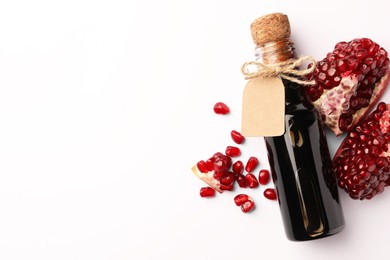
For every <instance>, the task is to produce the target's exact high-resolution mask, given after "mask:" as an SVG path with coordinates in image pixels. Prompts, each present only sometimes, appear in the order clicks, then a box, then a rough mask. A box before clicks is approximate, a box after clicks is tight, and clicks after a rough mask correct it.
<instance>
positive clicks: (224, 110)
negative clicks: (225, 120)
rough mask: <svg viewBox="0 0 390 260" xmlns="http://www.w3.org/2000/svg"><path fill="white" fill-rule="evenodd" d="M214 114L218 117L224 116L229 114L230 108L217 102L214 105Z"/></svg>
mask: <svg viewBox="0 0 390 260" xmlns="http://www.w3.org/2000/svg"><path fill="white" fill-rule="evenodd" d="M214 112H215V113H216V114H220V115H226V114H228V113H229V112H230V108H229V107H228V106H227V105H226V104H225V103H223V102H217V103H215V105H214Z"/></svg>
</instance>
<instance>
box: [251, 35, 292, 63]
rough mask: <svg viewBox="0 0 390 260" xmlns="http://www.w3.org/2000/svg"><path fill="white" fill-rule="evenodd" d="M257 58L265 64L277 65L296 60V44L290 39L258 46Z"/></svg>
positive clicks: (256, 50)
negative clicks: (292, 59)
mask: <svg viewBox="0 0 390 260" xmlns="http://www.w3.org/2000/svg"><path fill="white" fill-rule="evenodd" d="M255 57H256V60H257V61H258V62H261V63H263V64H265V65H266V64H275V63H278V62H283V61H286V60H289V59H291V58H294V44H293V43H292V42H290V41H289V40H288V39H283V40H280V41H277V42H268V43H265V44H263V45H259V46H256V49H255Z"/></svg>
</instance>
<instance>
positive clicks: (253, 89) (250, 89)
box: [241, 77, 285, 137]
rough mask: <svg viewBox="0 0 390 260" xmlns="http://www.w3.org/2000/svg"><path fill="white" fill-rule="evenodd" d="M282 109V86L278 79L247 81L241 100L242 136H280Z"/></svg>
mask: <svg viewBox="0 0 390 260" xmlns="http://www.w3.org/2000/svg"><path fill="white" fill-rule="evenodd" d="M284 109H285V96H284V86H283V82H282V80H281V79H280V78H277V77H272V78H262V77H258V78H253V79H251V80H249V81H248V83H247V84H246V86H245V89H244V95H243V100H242V122H241V133H242V135H244V136H246V137H255V136H280V135H282V134H283V133H284V131H285V125H284V124H285V123H284V113H285V111H284Z"/></svg>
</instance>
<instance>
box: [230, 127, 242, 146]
mask: <svg viewBox="0 0 390 260" xmlns="http://www.w3.org/2000/svg"><path fill="white" fill-rule="evenodd" d="M230 136H231V137H232V139H233V141H234V142H235V143H236V144H242V143H243V142H244V141H245V137H244V136H243V135H242V134H241V133H240V132H238V131H236V130H232V131H231V133H230Z"/></svg>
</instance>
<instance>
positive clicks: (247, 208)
mask: <svg viewBox="0 0 390 260" xmlns="http://www.w3.org/2000/svg"><path fill="white" fill-rule="evenodd" d="M254 208H255V202H254V201H253V200H252V199H249V200H248V201H246V202H245V203H244V204H242V205H241V210H242V212H244V213H248V212H250V211H252V210H253V209H254Z"/></svg>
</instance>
